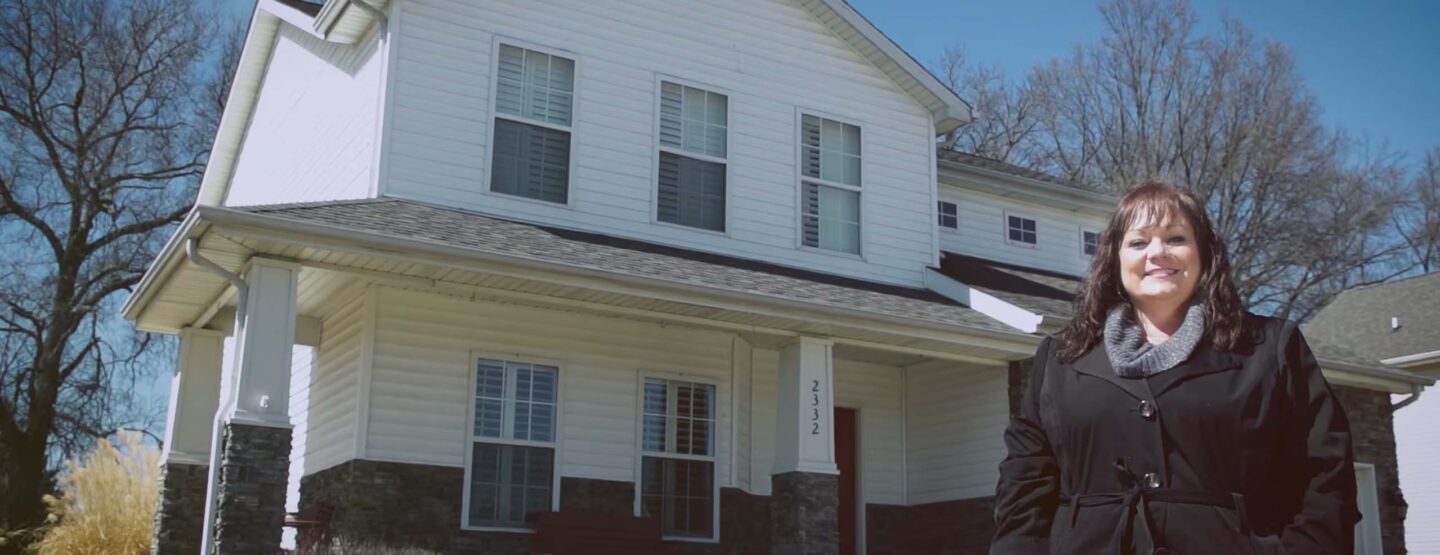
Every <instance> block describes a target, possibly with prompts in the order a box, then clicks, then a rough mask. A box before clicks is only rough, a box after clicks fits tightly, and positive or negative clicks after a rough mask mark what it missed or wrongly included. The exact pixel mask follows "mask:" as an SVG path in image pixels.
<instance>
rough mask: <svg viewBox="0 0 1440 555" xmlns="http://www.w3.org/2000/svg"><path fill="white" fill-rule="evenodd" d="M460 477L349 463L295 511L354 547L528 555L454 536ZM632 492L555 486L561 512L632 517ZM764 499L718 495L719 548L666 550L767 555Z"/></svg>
mask: <svg viewBox="0 0 1440 555" xmlns="http://www.w3.org/2000/svg"><path fill="white" fill-rule="evenodd" d="M464 482H465V469H463V468H454V467H443V466H429V465H421V464H402V463H391V462H379V461H367V460H352V461H348V462H345V463H342V464H339V465H336V466H334V467H331V468H327V469H325V470H321V471H319V472H316V473H315V474H312V475H310V476H305V477H304V478H302V479H301V481H300V510H301V511H302V512H309V511H313V510H314V509H315V508H316V506H317V505H319V504H322V503H323V504H326V505H329V506H330V507H331V508H332V509H333V513H332V514H331V520H330V526H329V533H330V536H331V537H344V538H347V539H350V540H355V541H364V542H374V543H377V544H381V545H386V546H392V547H401V546H413V547H421V548H426V549H432V550H436V551H440V552H442V553H517V554H521V553H529V552H530V539H531V537H532V536H531V535H530V534H522V533H508V532H477V531H467V530H461V529H460V522H461V505H462V502H463V498H462V492H463V491H464V489H463V487H464ZM634 491H635V484H634V483H632V482H618V481H610V480H590V479H583V478H572V477H561V478H560V510H562V511H585V512H593V513H602V514H623V515H630V514H634V510H635V509H634V507H635V498H634V495H635V494H634ZM769 501H770V498H768V497H764V496H756V495H750V494H748V493H745V492H743V491H741V490H738V489H734V488H721V490H720V519H721V526H720V534H721V537H720V542H719V543H696V542H667V547H668V550H667V551H668V552H669V553H677V554H680V553H683V554H706V555H708V554H722V553H724V554H740V553H757V552H758V553H763V552H766V551H768V549H769V548H768V546H769V541H768V540H769V537H770V512H769Z"/></svg>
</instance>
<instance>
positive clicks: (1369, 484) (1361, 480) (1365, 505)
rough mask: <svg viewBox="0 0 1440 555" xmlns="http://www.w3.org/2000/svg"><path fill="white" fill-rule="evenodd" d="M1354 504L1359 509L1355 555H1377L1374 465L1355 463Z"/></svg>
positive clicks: (1378, 546) (1376, 500) (1378, 539)
mask: <svg viewBox="0 0 1440 555" xmlns="http://www.w3.org/2000/svg"><path fill="white" fill-rule="evenodd" d="M1355 486H1356V489H1355V491H1356V499H1355V500H1356V502H1357V505H1359V507H1358V508H1359V509H1360V522H1357V523H1355V553H1356V554H1357V555H1371V554H1373V555H1379V554H1380V553H1381V552H1382V547H1383V546H1382V544H1381V541H1380V501H1379V494H1378V493H1377V492H1378V490H1377V488H1376V485H1375V465H1373V464H1369V463H1355Z"/></svg>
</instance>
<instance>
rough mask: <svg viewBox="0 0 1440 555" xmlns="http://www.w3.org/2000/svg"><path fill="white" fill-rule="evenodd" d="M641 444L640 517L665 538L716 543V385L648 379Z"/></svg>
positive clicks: (645, 387) (645, 386) (645, 388)
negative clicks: (654, 523) (654, 521)
mask: <svg viewBox="0 0 1440 555" xmlns="http://www.w3.org/2000/svg"><path fill="white" fill-rule="evenodd" d="M642 414H643V416H642V421H641V428H642V429H641V436H640V437H641V446H640V459H641V463H640V488H639V489H640V515H641V516H651V517H658V518H659V519H660V531H661V533H662V534H664V535H665V536H666V537H679V538H700V539H713V538H714V537H715V517H716V514H717V508H718V499H717V498H716V496H715V386H714V385H711V384H703V383H694V382H688V381H678V380H668V379H660V378H650V377H647V378H645V381H644V407H643V413H642Z"/></svg>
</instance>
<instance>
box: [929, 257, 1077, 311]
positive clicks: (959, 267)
mask: <svg viewBox="0 0 1440 555" xmlns="http://www.w3.org/2000/svg"><path fill="white" fill-rule="evenodd" d="M940 272H941V273H943V274H945V275H946V276H949V277H950V278H951V279H954V280H955V281H958V282H960V283H963V284H965V285H968V286H970V287H972V288H975V289H979V290H980V291H983V292H985V293H989V294H990V295H993V296H995V297H996V298H998V299H1000V300H1002V301H1005V302H1008V303H1010V304H1013V305H1015V306H1018V307H1020V308H1023V309H1025V310H1028V311H1031V312H1034V313H1036V314H1039V315H1041V316H1047V317H1054V318H1061V319H1066V320H1068V319H1070V317H1071V316H1073V315H1074V313H1075V307H1074V303H1075V293H1076V292H1077V291H1078V290H1079V287H1080V282H1081V280H1080V278H1077V277H1075V276H1068V275H1065V274H1061V273H1058V272H1051V271H1047V270H1038V269H1035V268H1027V267H1024V266H1017V265H1014V264H1006V263H1004V262H996V261H994V260H986V259H984V258H976V257H974V256H967V255H963V254H956V253H953V252H945V253H941V258H940Z"/></svg>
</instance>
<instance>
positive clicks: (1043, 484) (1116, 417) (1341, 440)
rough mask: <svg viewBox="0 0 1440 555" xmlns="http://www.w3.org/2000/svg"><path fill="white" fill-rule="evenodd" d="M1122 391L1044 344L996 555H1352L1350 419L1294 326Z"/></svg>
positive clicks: (1005, 465)
mask: <svg viewBox="0 0 1440 555" xmlns="http://www.w3.org/2000/svg"><path fill="white" fill-rule="evenodd" d="M1242 337H1243V338H1244V339H1242V341H1241V345H1240V346H1238V347H1237V348H1236V349H1235V350H1234V351H1233V352H1232V351H1221V350H1218V349H1214V348H1211V347H1209V346H1208V345H1206V344H1205V342H1202V344H1201V346H1200V347H1198V348H1196V350H1195V352H1194V353H1192V354H1191V356H1190V358H1189V359H1187V360H1186V361H1185V362H1184V363H1182V364H1180V365H1179V366H1176V367H1175V368H1171V369H1169V370H1167V371H1165V372H1161V373H1159V374H1156V375H1154V376H1150V377H1148V378H1143V379H1126V378H1121V377H1119V376H1117V375H1116V374H1115V372H1114V370H1113V369H1112V368H1111V365H1110V361H1109V359H1108V357H1106V354H1105V347H1104V346H1103V345H1099V346H1096V347H1095V348H1094V349H1092V350H1091V351H1090V352H1088V353H1086V354H1085V355H1084V356H1081V357H1080V358H1078V359H1076V360H1075V361H1074V362H1073V363H1063V362H1060V361H1059V359H1058V358H1057V357H1056V345H1057V343H1056V342H1055V341H1054V340H1053V339H1050V338H1047V339H1046V340H1045V341H1043V342H1042V343H1041V344H1040V348H1039V351H1038V352H1037V353H1036V355H1035V364H1034V368H1033V371H1032V374H1031V377H1030V382H1029V388H1028V389H1027V391H1026V394H1025V396H1024V400H1023V402H1022V405H1021V407H1020V409H1019V411H1018V414H1017V415H1016V416H1015V417H1014V418H1012V419H1011V421H1010V426H1009V428H1008V429H1006V430H1005V446H1006V448H1007V449H1008V454H1007V455H1006V457H1005V461H1004V462H1002V463H1000V483H999V485H998V486H997V487H996V491H995V519H996V534H995V539H994V541H993V542H992V544H991V553H1006V554H1008V553H1150V552H1152V551H1154V552H1160V553H1164V552H1167V550H1168V552H1169V553H1290V554H1294V553H1351V552H1352V550H1353V549H1354V525H1355V523H1356V522H1357V521H1359V512H1358V511H1357V510H1356V502H1355V469H1354V454H1353V451H1352V449H1351V444H1350V425H1349V422H1348V421H1347V420H1346V418H1345V413H1344V411H1343V410H1342V409H1341V407H1340V405H1339V403H1338V402H1337V401H1336V399H1335V395H1334V393H1333V392H1331V391H1330V386H1329V384H1327V383H1326V382H1325V378H1324V377H1323V376H1321V374H1320V368H1319V366H1318V365H1317V364H1316V362H1315V357H1314V355H1313V354H1311V352H1310V347H1309V346H1307V345H1306V343H1305V339H1304V337H1302V336H1301V334H1300V330H1299V329H1298V328H1297V327H1296V326H1295V324H1294V323H1291V322H1285V321H1281V320H1276V319H1273V318H1265V317H1260V316H1255V315H1249V316H1248V317H1247V319H1246V331H1245V333H1243V334H1242Z"/></svg>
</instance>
